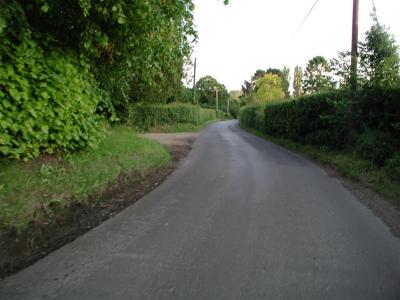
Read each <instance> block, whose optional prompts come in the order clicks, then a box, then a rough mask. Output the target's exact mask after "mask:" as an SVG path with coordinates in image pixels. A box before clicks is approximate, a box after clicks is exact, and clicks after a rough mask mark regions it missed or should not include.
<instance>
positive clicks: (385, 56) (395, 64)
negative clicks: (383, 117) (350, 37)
mask: <svg viewBox="0 0 400 300" xmlns="http://www.w3.org/2000/svg"><path fill="white" fill-rule="evenodd" d="M374 19H375V20H374V21H375V22H374V24H373V25H372V27H371V28H370V30H369V31H367V33H366V36H365V41H364V42H363V43H360V46H359V48H360V50H359V52H360V67H361V71H362V72H361V74H362V76H363V80H364V81H365V83H366V84H367V85H369V86H384V87H395V86H398V85H399V84H400V58H399V52H398V46H397V44H396V40H395V38H394V36H392V35H391V34H390V33H389V30H388V28H386V27H385V26H383V25H381V24H380V23H379V22H378V20H377V18H376V16H375V18H374Z"/></svg>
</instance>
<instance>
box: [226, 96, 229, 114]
mask: <svg viewBox="0 0 400 300" xmlns="http://www.w3.org/2000/svg"><path fill="white" fill-rule="evenodd" d="M228 114H229V98H228V104H227V105H226V115H227V116H228Z"/></svg>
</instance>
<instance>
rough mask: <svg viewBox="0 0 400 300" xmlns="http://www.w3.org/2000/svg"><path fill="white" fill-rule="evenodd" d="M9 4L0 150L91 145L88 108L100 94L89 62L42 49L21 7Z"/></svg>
mask: <svg viewBox="0 0 400 300" xmlns="http://www.w3.org/2000/svg"><path fill="white" fill-rule="evenodd" d="M10 3H11V4H9V6H5V11H2V14H3V17H2V18H3V22H5V24H6V26H5V27H4V26H3V27H2V32H1V33H0V39H1V41H2V42H1V44H0V128H1V133H0V154H1V155H3V156H7V157H12V158H21V157H24V158H29V157H36V156H38V155H39V154H40V153H43V152H47V153H54V152H55V151H58V150H76V149H80V148H83V147H86V146H94V145H95V144H96V143H97V141H98V139H99V137H100V130H99V125H98V116H97V115H96V114H95V113H94V112H95V110H96V106H97V104H98V103H99V101H100V99H101V98H103V97H104V94H103V93H102V92H101V90H100V89H99V88H98V85H97V83H96V81H95V80H94V78H93V76H92V74H91V73H90V72H89V65H88V64H87V62H86V61H85V60H84V59H78V58H77V57H76V56H75V55H74V54H73V53H69V52H66V51H60V50H56V49H52V50H50V51H45V50H43V48H42V47H41V46H40V45H39V44H38V43H37V42H35V41H34V39H33V34H32V32H31V30H30V27H29V25H28V23H27V22H26V20H25V16H24V12H23V10H22V8H21V7H20V6H19V5H18V4H17V3H16V2H14V1H11V2H10Z"/></svg>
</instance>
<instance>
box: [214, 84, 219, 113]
mask: <svg viewBox="0 0 400 300" xmlns="http://www.w3.org/2000/svg"><path fill="white" fill-rule="evenodd" d="M214 89H215V107H216V109H217V112H218V88H217V87H214Z"/></svg>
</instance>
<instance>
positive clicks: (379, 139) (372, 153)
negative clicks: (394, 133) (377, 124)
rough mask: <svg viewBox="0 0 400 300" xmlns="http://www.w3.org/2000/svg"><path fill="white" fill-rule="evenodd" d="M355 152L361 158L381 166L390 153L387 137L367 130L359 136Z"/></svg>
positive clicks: (375, 131)
mask: <svg viewBox="0 0 400 300" xmlns="http://www.w3.org/2000/svg"><path fill="white" fill-rule="evenodd" d="M356 151H357V153H358V154H359V155H360V156H361V157H362V158H365V159H367V160H369V161H372V162H373V163H375V164H377V165H383V163H384V162H385V161H386V160H387V159H388V158H390V155H391V153H392V149H391V147H390V145H389V144H388V143H387V137H386V136H385V134H384V133H382V132H379V131H377V130H367V131H365V132H364V133H363V134H361V135H360V136H359V137H358V139H357V144H356Z"/></svg>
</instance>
